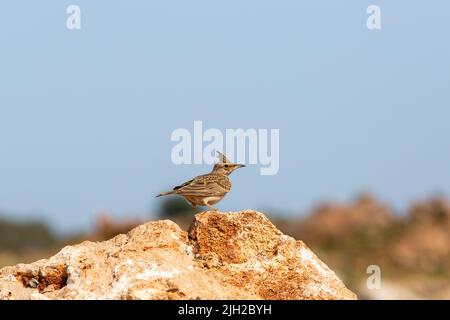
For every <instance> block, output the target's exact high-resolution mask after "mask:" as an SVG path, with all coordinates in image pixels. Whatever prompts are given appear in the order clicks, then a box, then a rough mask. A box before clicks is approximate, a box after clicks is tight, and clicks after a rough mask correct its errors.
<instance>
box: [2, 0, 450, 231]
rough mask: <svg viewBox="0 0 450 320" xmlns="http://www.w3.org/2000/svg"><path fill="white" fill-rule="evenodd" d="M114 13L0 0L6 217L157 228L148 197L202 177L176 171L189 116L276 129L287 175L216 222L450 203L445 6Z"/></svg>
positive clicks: (239, 184)
mask: <svg viewBox="0 0 450 320" xmlns="http://www.w3.org/2000/svg"><path fill="white" fill-rule="evenodd" d="M116 2H119V1H106V0H105V1H100V0H96V1H86V0H84V1H81V0H72V1H50V0H41V1H35V0H29V1H24V0H14V1H12V0H11V1H1V2H0V41H1V45H0V48H1V53H0V211H1V212H2V214H6V215H8V216H9V217H16V218H21V219H23V218H29V217H42V218H45V219H46V220H47V221H48V222H50V223H51V224H52V225H54V226H55V227H56V228H58V229H59V230H74V229H79V228H86V227H88V226H90V224H91V223H92V221H94V219H95V215H96V213H97V212H99V211H110V212H112V213H113V214H114V215H115V216H126V215H141V216H148V217H149V216H150V215H149V212H151V211H152V210H154V209H155V208H156V207H157V205H158V203H159V201H160V199H154V198H153V196H154V195H155V194H157V193H158V192H160V191H165V190H166V189H168V188H169V187H171V186H173V185H176V184H178V183H181V182H184V181H185V180H187V179H189V178H191V177H192V176H195V175H197V174H200V173H204V172H206V171H209V170H210V168H209V166H206V165H192V166H188V165H184V166H176V165H174V164H173V163H172V161H171V158H170V154H171V149H172V147H173V146H174V143H173V142H172V141H170V135H171V133H172V131H173V130H175V129H177V128H187V129H190V130H192V128H193V121H194V120H202V121H203V124H204V126H205V128H218V129H221V130H224V129H226V128H267V129H270V128H278V129H280V171H279V173H278V174H277V175H275V176H261V175H260V174H259V166H249V167H248V168H245V169H241V170H240V171H239V172H235V173H234V174H233V176H232V179H233V182H234V188H233V190H232V192H231V193H230V194H229V195H228V197H227V198H226V199H225V200H223V201H222V202H221V203H220V204H219V205H218V206H219V208H221V209H222V210H230V211H231V210H239V209H247V208H255V209H264V208H276V209H279V210H286V211H288V212H291V213H292V214H301V213H302V212H305V211H307V209H308V208H310V207H311V206H313V205H314V204H316V203H318V202H319V201H321V200H323V199H336V200H348V199H351V198H352V197H353V196H354V195H355V194H356V193H357V192H358V191H360V190H362V189H369V190H372V191H373V192H374V193H375V194H377V195H379V196H380V197H381V198H382V199H384V200H386V201H388V202H389V203H392V204H393V205H394V206H396V207H399V208H403V207H405V206H407V205H408V204H409V203H410V201H411V200H413V199H416V198H418V197H426V196H428V195H430V194H433V193H434V192H442V193H444V194H447V195H448V193H449V191H450V170H449V168H450V140H449V137H450V2H449V1H446V0H442V1H432V2H430V1H410V0H408V1H406V0H402V1H400V0H397V1H386V0H383V1H382V0H372V1H361V0H353V1H332V0H329V1H320V0H314V1H308V3H306V1H297V0H292V1H264V0H247V1H237V0H236V1H234V0H227V1H209V0H204V1H196V0H193V1H148V0H146V1H144V0H142V1H138V0H133V1H120V3H116ZM70 4H77V5H79V6H80V7H81V12H82V15H81V27H82V28H81V30H76V31H70V30H68V29H67V28H66V18H67V17H68V15H67V14H66V12H65V11H66V8H67V6H68V5H70ZM370 4H376V5H379V6H380V8H381V18H382V20H381V21H382V29H381V30H377V31H370V30H368V29H367V27H366V19H367V17H368V14H367V13H366V9H367V7H368V5H370Z"/></svg>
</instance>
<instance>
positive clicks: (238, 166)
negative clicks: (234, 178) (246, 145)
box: [236, 164, 245, 168]
mask: <svg viewBox="0 0 450 320" xmlns="http://www.w3.org/2000/svg"><path fill="white" fill-rule="evenodd" d="M236 167H237V168H245V164H237V165H236Z"/></svg>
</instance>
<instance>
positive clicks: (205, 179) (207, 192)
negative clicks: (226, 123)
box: [156, 152, 245, 210]
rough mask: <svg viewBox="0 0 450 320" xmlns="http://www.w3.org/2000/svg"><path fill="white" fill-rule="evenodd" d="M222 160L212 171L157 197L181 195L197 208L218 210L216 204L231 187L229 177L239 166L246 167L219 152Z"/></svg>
mask: <svg viewBox="0 0 450 320" xmlns="http://www.w3.org/2000/svg"><path fill="white" fill-rule="evenodd" d="M218 154H219V158H220V161H219V163H217V164H215V165H214V168H213V170H212V172H211V173H208V174H204V175H201V176H198V177H195V178H194V179H192V180H190V181H188V182H185V183H183V184H182V185H179V186H177V187H175V188H173V190H172V191H169V192H164V193H161V194H159V195H157V196H156V197H161V196H167V195H172V194H175V195H180V196H182V197H184V198H185V199H186V201H187V202H189V203H190V204H191V205H192V206H193V207H194V209H195V210H197V206H207V207H208V208H210V209H213V210H217V209H216V208H215V207H213V205H214V204H216V203H218V202H219V201H220V200H222V199H223V198H224V197H225V195H226V194H227V193H228V192H229V191H230V189H231V181H230V178H229V177H228V176H229V175H230V173H231V172H233V171H234V170H236V169H238V168H242V167H245V166H244V165H242V164H235V163H231V162H230V161H229V160H228V159H227V157H225V155H223V154H222V153H220V152H218Z"/></svg>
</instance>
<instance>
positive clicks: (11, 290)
mask: <svg viewBox="0 0 450 320" xmlns="http://www.w3.org/2000/svg"><path fill="white" fill-rule="evenodd" d="M0 299H356V295H355V294H354V293H353V292H351V291H350V290H348V289H347V288H346V287H345V286H344V284H343V283H342V282H341V280H339V278H338V277H337V276H336V275H335V273H334V272H333V271H331V270H330V269H329V268H328V267H327V266H326V265H325V264H324V263H323V262H322V261H320V260H319V259H318V258H317V257H316V255H315V254H314V253H313V252H312V251H311V250H310V249H309V248H308V247H307V246H306V245H305V244H304V243H303V242H302V241H296V240H294V239H293V238H291V237H289V236H286V235H283V234H282V233H281V232H280V231H279V230H277V229H276V228H275V226H274V225H273V224H272V223H271V222H270V221H269V220H268V219H267V218H266V217H265V216H264V215H263V214H262V213H259V212H256V211H251V210H247V211H241V212H235V213H220V212H203V213H199V214H197V215H196V216H195V219H194V222H193V224H192V225H191V227H190V230H189V232H185V231H183V230H181V229H180V228H179V227H178V225H176V224H175V223H173V222H171V221H168V220H164V221H154V222H149V223H146V224H143V225H141V226H139V227H137V228H135V229H133V230H131V231H130V232H129V233H128V234H126V235H124V234H121V235H118V236H116V237H114V238H113V239H111V240H108V241H104V242H88V241H86V242H83V243H81V244H78V245H75V246H67V247H65V248H63V249H62V250H61V251H60V252H59V253H57V254H56V255H54V256H53V257H51V258H49V259H44V260H39V261H36V262H34V263H32V264H18V265H16V266H12V267H5V268H3V269H0Z"/></svg>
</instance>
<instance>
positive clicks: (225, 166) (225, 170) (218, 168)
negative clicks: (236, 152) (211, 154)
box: [212, 152, 245, 176]
mask: <svg viewBox="0 0 450 320" xmlns="http://www.w3.org/2000/svg"><path fill="white" fill-rule="evenodd" d="M217 153H218V154H219V162H218V163H216V164H215V165H214V168H213V171H212V172H213V173H217V174H223V175H227V176H228V175H229V174H230V173H232V172H233V171H234V170H236V169H239V168H243V167H245V165H243V164H237V163H232V162H230V161H229V160H228V159H227V157H226V156H225V155H224V154H223V153H221V152H217Z"/></svg>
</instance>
